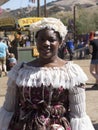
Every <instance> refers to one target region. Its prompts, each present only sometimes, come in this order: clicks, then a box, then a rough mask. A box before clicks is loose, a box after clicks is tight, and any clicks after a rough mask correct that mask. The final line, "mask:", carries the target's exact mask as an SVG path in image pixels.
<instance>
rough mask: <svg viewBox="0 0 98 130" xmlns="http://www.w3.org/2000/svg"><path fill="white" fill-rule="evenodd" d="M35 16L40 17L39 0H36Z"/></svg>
mask: <svg viewBox="0 0 98 130" xmlns="http://www.w3.org/2000/svg"><path fill="white" fill-rule="evenodd" d="M37 17H40V0H37Z"/></svg>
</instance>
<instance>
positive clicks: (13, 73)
mask: <svg viewBox="0 0 98 130" xmlns="http://www.w3.org/2000/svg"><path fill="white" fill-rule="evenodd" d="M23 64H24V63H23V62H22V63H18V64H16V65H15V66H14V67H13V68H12V69H11V70H10V71H9V72H8V77H9V78H11V79H12V80H13V81H14V80H16V78H17V75H18V73H19V70H20V69H21V68H22V66H23Z"/></svg>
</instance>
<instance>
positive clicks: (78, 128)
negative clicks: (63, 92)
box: [69, 87, 95, 130]
mask: <svg viewBox="0 0 98 130" xmlns="http://www.w3.org/2000/svg"><path fill="white" fill-rule="evenodd" d="M85 100H86V96H85V89H84V88H81V87H74V88H71V89H69V104H70V105H69V106H70V123H71V127H72V130H95V129H94V127H93V125H92V122H91V120H90V118H89V116H88V115H87V114H86V102H85Z"/></svg>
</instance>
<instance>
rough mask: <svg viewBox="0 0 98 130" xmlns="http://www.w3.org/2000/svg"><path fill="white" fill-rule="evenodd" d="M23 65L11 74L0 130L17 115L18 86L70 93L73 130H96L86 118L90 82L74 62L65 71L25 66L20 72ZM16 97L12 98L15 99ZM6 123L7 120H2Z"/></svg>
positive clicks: (62, 68) (61, 68)
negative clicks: (51, 87) (62, 89)
mask: <svg viewBox="0 0 98 130" xmlns="http://www.w3.org/2000/svg"><path fill="white" fill-rule="evenodd" d="M20 66H21V63H20V64H17V65H15V66H14V67H13V68H12V70H11V71H10V72H9V74H8V76H9V80H8V91H7V94H6V98H5V102H4V105H3V106H2V107H1V109H0V130H7V128H8V125H9V122H10V120H11V117H12V115H13V112H14V111H15V98H14V97H15V95H16V93H15V92H16V86H17V85H18V86H22V87H24V88H25V87H26V86H28V87H30V88H31V87H40V86H41V84H43V85H45V86H46V87H47V86H49V85H50V84H51V85H53V87H54V88H59V87H61V86H62V87H63V88H64V89H68V90H69V107H70V125H71V128H72V130H94V127H93V126H92V123H91V120H90V118H89V116H88V115H87V114H86V104H85V100H86V97H85V89H84V88H82V87H81V86H82V85H83V86H84V85H85V82H86V81H87V80H88V78H87V76H86V75H85V73H84V72H83V70H82V69H81V68H80V67H79V66H78V65H76V64H74V63H73V62H68V63H67V64H65V65H64V66H63V67H60V68H58V67H53V68H51V67H49V68H47V67H45V68H44V67H31V66H27V65H26V64H24V65H23V67H22V68H21V69H20ZM12 97H13V98H12ZM3 119H4V120H3Z"/></svg>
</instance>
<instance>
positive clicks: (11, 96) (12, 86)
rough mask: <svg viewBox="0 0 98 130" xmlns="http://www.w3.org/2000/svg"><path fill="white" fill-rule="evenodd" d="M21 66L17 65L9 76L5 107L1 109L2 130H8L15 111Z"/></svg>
mask: <svg viewBox="0 0 98 130" xmlns="http://www.w3.org/2000/svg"><path fill="white" fill-rule="evenodd" d="M19 68H20V65H16V66H15V67H13V69H12V70H11V71H10V72H9V74H8V77H9V78H8V82H7V92H6V96H5V101H4V104H3V106H2V107H1V108H0V130H7V128H8V126H9V122H10V120H11V118H12V116H13V113H14V110H15V100H16V78H17V75H18V70H19Z"/></svg>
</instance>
